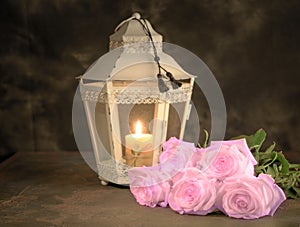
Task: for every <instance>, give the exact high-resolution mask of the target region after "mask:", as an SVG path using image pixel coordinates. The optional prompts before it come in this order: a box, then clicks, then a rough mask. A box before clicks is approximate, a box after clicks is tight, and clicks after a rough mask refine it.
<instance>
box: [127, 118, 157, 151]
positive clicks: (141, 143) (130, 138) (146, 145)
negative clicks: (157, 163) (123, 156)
mask: <svg viewBox="0 0 300 227" xmlns="http://www.w3.org/2000/svg"><path fill="white" fill-rule="evenodd" d="M125 143H126V147H127V148H128V149H130V150H131V151H134V152H146V151H151V150H153V136H152V134H143V133H142V125H141V122H140V121H137V124H136V130H135V134H129V135H126V136H125Z"/></svg>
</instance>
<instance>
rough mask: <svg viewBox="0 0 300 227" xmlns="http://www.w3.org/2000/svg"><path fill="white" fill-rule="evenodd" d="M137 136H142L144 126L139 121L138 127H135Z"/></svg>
mask: <svg viewBox="0 0 300 227" xmlns="http://www.w3.org/2000/svg"><path fill="white" fill-rule="evenodd" d="M135 134H137V135H141V134H142V124H141V122H140V121H139V120H138V121H137V122H136V125H135Z"/></svg>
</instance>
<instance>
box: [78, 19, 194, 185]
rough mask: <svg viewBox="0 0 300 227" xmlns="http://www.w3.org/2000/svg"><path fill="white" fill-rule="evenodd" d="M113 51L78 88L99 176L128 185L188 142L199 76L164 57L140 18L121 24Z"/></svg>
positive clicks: (155, 35) (153, 34)
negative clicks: (178, 142) (169, 149)
mask: <svg viewBox="0 0 300 227" xmlns="http://www.w3.org/2000/svg"><path fill="white" fill-rule="evenodd" d="M109 47H110V51H109V52H108V53H106V54H105V55H103V56H102V57H100V58H99V59H98V60H97V61H96V62H95V63H94V64H93V65H92V66H90V68H89V69H88V70H87V71H86V72H85V73H84V75H83V76H82V77H81V78H80V82H79V86H80V94H81V97H82V102H83V105H84V109H85V114H86V119H87V124H88V127H89V132H90V139H91V143H92V146H93V152H94V155H95V160H96V164H97V171H98V176H99V178H100V179H101V181H102V183H105V182H113V183H116V184H122V185H126V184H128V183H129V178H128V174H127V172H128V169H129V168H132V167H137V166H151V165H156V164H158V162H159V155H160V153H161V152H162V144H163V143H164V142H165V141H166V140H167V139H169V138H170V137H173V136H174V137H177V138H179V139H183V137H184V132H185V126H186V121H187V120H188V117H189V112H190V109H191V104H190V100H191V95H192V90H193V84H194V76H192V75H190V74H188V73H187V72H186V71H184V70H183V69H182V68H181V66H180V65H179V64H178V63H177V62H176V61H175V60H174V59H173V58H172V57H171V56H170V55H168V54H166V53H165V52H164V51H163V47H164V45H163V42H162V36H161V35H160V34H158V33H157V32H156V31H154V29H153V28H152V26H151V24H150V23H149V21H147V20H145V19H142V18H141V16H140V15H139V14H138V13H135V14H133V16H132V17H130V18H128V19H127V20H125V21H123V22H121V23H120V25H119V26H118V27H117V28H116V30H115V32H114V33H113V34H112V35H111V36H110V43H109ZM138 121H140V122H141V124H142V126H141V127H142V129H141V130H140V132H139V133H138V132H137V130H135V128H134V126H135V124H136V123H137V122H138Z"/></svg>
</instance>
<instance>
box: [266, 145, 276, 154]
mask: <svg viewBox="0 0 300 227" xmlns="http://www.w3.org/2000/svg"><path fill="white" fill-rule="evenodd" d="M275 146H276V143H275V142H273V144H272V145H271V146H269V147H268V148H267V150H266V151H265V152H264V153H271V152H272V151H273V150H274V148H275Z"/></svg>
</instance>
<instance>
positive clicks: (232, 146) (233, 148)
mask: <svg viewBox="0 0 300 227" xmlns="http://www.w3.org/2000/svg"><path fill="white" fill-rule="evenodd" d="M255 164H256V161H255V159H254V158H253V155H252V153H251V152H250V150H249V148H248V146H247V144H246V142H245V140H244V139H242V140H232V141H219V142H212V143H211V146H210V147H207V148H206V151H205V152H204V155H203V157H202V160H201V161H200V163H198V165H197V167H198V168H199V169H200V170H201V171H202V172H203V173H204V174H205V175H206V176H208V177H210V178H216V179H218V180H220V181H222V180H224V179H226V178H228V177H233V176H238V175H240V174H246V175H249V176H253V175H254V165H255Z"/></svg>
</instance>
